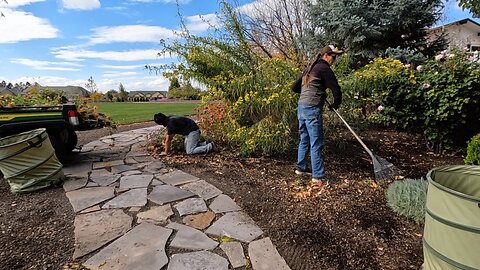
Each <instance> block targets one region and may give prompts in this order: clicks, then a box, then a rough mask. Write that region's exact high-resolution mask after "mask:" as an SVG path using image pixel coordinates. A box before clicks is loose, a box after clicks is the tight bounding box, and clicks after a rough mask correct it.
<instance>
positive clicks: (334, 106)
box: [330, 100, 340, 110]
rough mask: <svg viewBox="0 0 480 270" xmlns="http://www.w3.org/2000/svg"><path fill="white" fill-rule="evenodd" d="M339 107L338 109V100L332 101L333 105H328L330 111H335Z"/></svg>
mask: <svg viewBox="0 0 480 270" xmlns="http://www.w3.org/2000/svg"><path fill="white" fill-rule="evenodd" d="M339 107H340V102H338V100H334V101H333V104H332V105H330V109H335V110H337V109H338V108H339Z"/></svg>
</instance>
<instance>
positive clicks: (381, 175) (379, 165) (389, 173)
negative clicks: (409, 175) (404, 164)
mask: <svg viewBox="0 0 480 270" xmlns="http://www.w3.org/2000/svg"><path fill="white" fill-rule="evenodd" d="M372 161H373V171H374V173H375V181H376V182H380V181H383V180H387V179H391V178H393V177H395V176H397V175H399V173H400V169H398V168H397V167H395V166H394V165H393V164H392V163H390V162H388V161H386V160H385V159H383V158H382V157H379V156H377V155H374V156H373V157H372Z"/></svg>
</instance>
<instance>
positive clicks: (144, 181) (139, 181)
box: [120, 175, 153, 188]
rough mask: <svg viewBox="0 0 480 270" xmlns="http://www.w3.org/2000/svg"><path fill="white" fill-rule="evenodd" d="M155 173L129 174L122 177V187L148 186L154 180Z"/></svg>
mask: <svg viewBox="0 0 480 270" xmlns="http://www.w3.org/2000/svg"><path fill="white" fill-rule="evenodd" d="M152 179H153V175H129V176H123V177H122V178H121V179H120V188H143V187H144V188H146V187H148V185H149V184H150V182H152Z"/></svg>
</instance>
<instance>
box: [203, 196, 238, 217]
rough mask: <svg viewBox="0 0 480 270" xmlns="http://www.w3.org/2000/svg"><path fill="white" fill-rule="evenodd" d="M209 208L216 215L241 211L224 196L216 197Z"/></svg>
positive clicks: (233, 202)
mask: <svg viewBox="0 0 480 270" xmlns="http://www.w3.org/2000/svg"><path fill="white" fill-rule="evenodd" d="M209 207H210V209H212V211H213V212H215V213H216V214H218V213H227V212H236V211H240V210H241V208H240V207H239V206H238V205H237V204H236V203H235V201H234V200H233V199H232V198H230V197H228V196H227V195H224V194H221V195H218V197H217V198H215V200H213V202H212V203H211V204H210V206H209Z"/></svg>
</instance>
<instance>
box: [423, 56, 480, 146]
mask: <svg viewBox="0 0 480 270" xmlns="http://www.w3.org/2000/svg"><path fill="white" fill-rule="evenodd" d="M421 75H422V78H420V80H422V85H424V87H423V92H424V94H423V96H424V100H425V103H424V104H425V112H424V115H425V122H424V130H425V131H424V134H425V136H426V138H427V140H428V141H429V142H430V144H431V145H432V147H433V149H434V150H436V151H437V152H440V151H441V150H443V149H449V148H451V147H452V146H454V145H459V146H462V147H463V146H464V145H465V143H466V142H467V140H468V139H470V138H471V137H472V136H473V135H475V134H477V133H478V132H480V117H478V116H479V115H480V104H479V101H480V91H478V89H480V68H479V65H478V64H476V63H472V62H471V61H470V60H469V59H468V55H467V54H464V53H461V52H455V53H454V54H452V55H448V56H446V58H445V60H443V61H435V60H431V61H428V62H427V63H426V65H425V66H424V69H423V70H422V72H421Z"/></svg>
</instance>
